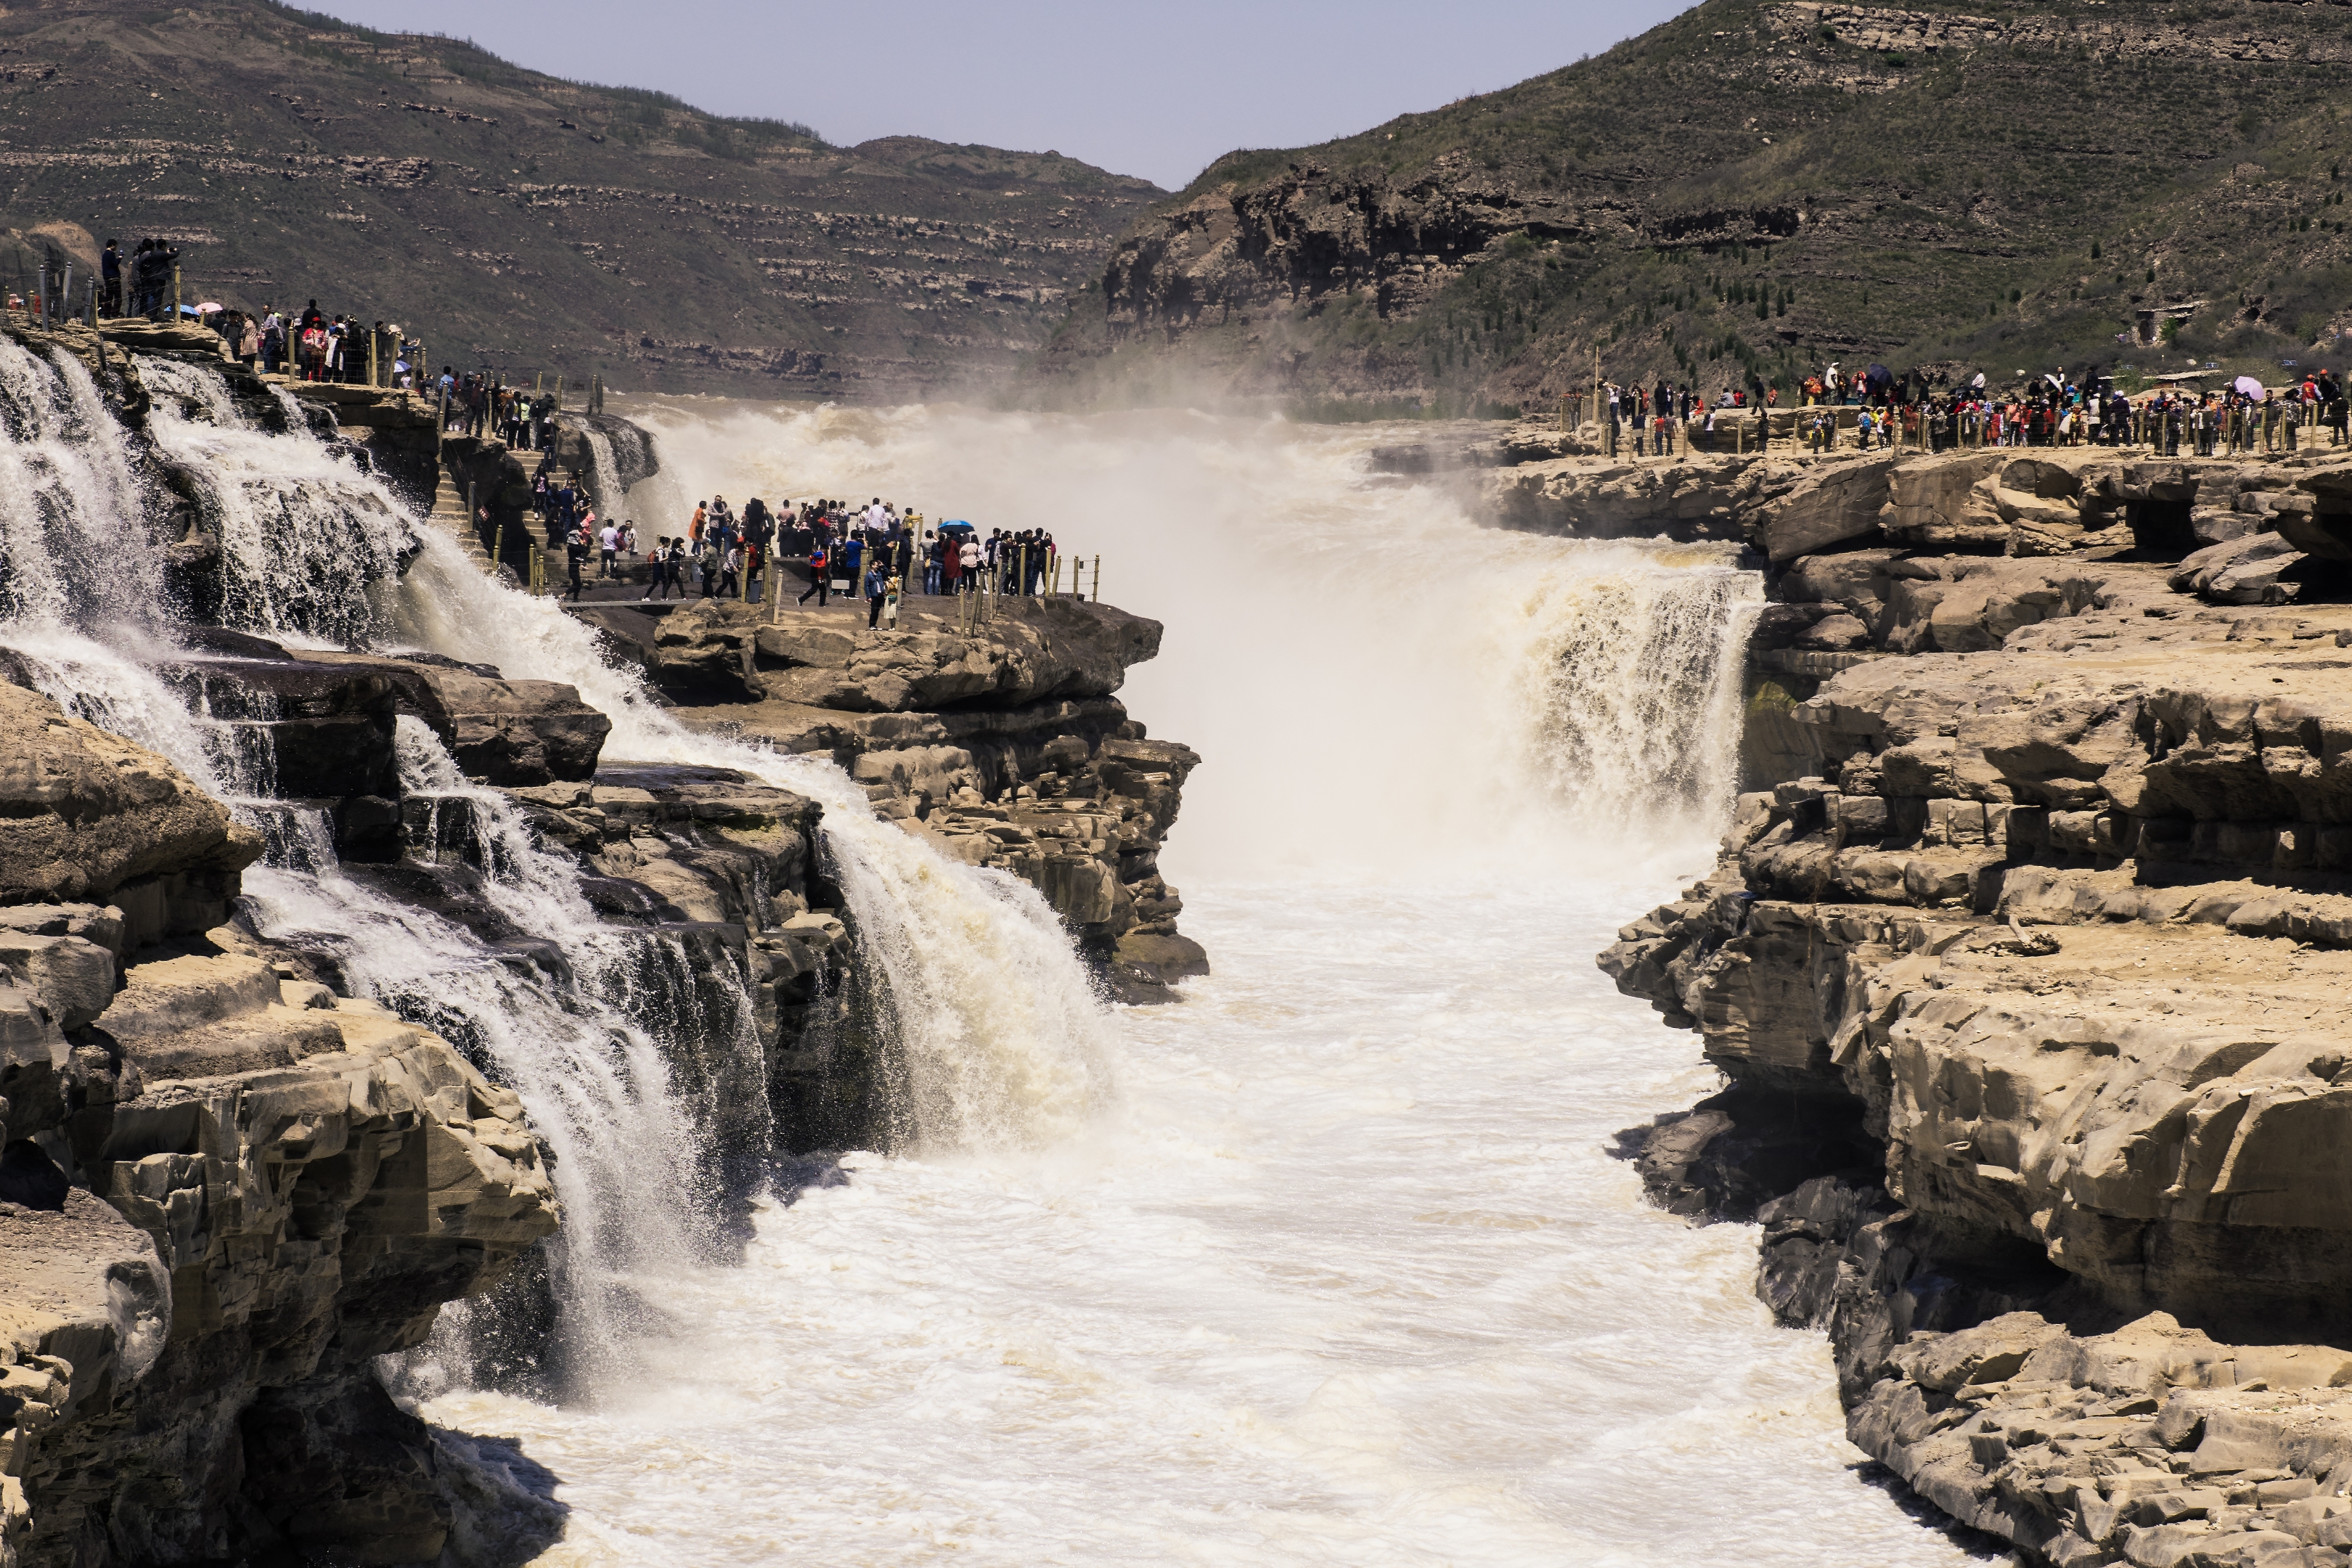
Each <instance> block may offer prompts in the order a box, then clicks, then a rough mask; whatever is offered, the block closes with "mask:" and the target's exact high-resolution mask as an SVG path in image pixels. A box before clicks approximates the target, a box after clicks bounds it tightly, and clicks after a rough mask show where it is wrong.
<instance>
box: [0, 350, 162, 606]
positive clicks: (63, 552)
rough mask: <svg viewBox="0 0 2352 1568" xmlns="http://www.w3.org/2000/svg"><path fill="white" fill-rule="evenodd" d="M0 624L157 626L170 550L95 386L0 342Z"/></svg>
mask: <svg viewBox="0 0 2352 1568" xmlns="http://www.w3.org/2000/svg"><path fill="white" fill-rule="evenodd" d="M0 437H5V438H0V617H5V619H8V620H14V621H24V622H30V623H37V624H41V625H47V626H79V625H97V624H108V625H111V626H116V627H118V628H121V629H126V630H127V629H128V628H131V627H134V626H147V625H149V624H151V622H152V619H153V616H154V615H155V607H156V605H158V604H159V603H160V602H161V598H162V595H161V592H160V584H161V583H162V579H163V566H162V552H161V551H160V550H159V549H157V548H155V546H156V545H157V544H159V543H162V542H163V541H155V540H152V539H150V538H149V537H148V536H147V522H146V516H147V509H146V507H145V506H144V505H143V504H142V500H143V498H142V495H141V492H140V487H139V483H138V480H137V479H136V477H135V476H134V474H133V471H132V466H131V455H130V452H129V450H128V448H127V447H126V446H125V444H124V442H123V440H122V437H121V431H120V430H119V429H118V428H117V427H116V426H115V424H114V419H113V416H111V415H110V414H109V413H108V412H107V410H106V405H105V403H104V400H103V399H102V398H101V397H100V395H99V391H98V386H97V384H96V383H94V382H93V381H92V380H91V379H90V374H89V371H88V370H87V369H85V368H84V367H83V365H82V363H81V362H80V361H79V360H77V359H75V358H73V357H72V356H71V355H69V354H65V353H56V354H53V355H49V356H43V355H39V354H36V353H33V352H32V351H31V350H29V349H26V348H25V347H24V346H22V345H21V344H19V343H17V342H16V341H15V340H13V339H9V338H0Z"/></svg>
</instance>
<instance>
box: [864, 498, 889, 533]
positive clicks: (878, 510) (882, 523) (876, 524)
mask: <svg viewBox="0 0 2352 1568" xmlns="http://www.w3.org/2000/svg"><path fill="white" fill-rule="evenodd" d="M889 526H890V509H889V508H888V507H887V506H884V505H883V504H882V498H881V497H880V496H876V497H875V498H874V504H873V505H871V506H869V507H867V508H866V532H868V533H880V532H881V531H883V530H885V529H887V528H888V527H889Z"/></svg>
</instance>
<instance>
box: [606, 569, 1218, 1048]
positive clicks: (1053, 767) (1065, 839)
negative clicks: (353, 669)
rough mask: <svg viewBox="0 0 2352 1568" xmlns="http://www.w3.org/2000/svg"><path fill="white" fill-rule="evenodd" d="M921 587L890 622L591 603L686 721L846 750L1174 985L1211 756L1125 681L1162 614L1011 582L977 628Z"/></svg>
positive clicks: (1159, 980)
mask: <svg viewBox="0 0 2352 1568" xmlns="http://www.w3.org/2000/svg"><path fill="white" fill-rule="evenodd" d="M905 605H906V608H905V613H904V614H903V615H902V616H901V618H900V622H899V625H898V628H897V629H895V630H879V631H876V630H868V629H867V628H866V625H865V621H864V618H863V616H862V614H861V613H860V612H858V611H857V610H856V609H854V608H852V609H847V610H842V609H835V610H824V611H810V610H801V609H798V608H787V607H782V606H779V607H778V608H777V610H776V612H775V613H774V614H773V615H772V616H771V615H770V614H768V613H767V612H766V611H765V610H764V609H763V607H762V606H761V605H734V604H730V603H728V602H725V601H720V600H702V601H698V602H696V603H694V604H691V605H686V606H684V607H681V608H677V609H674V610H669V611H667V612H665V613H663V614H662V615H660V616H655V615H652V614H649V613H648V612H647V611H646V610H645V609H643V608H639V607H633V606H629V605H604V606H597V607H593V608H592V609H590V610H589V611H587V612H585V613H587V614H588V615H590V616H592V618H593V619H595V620H597V621H599V622H600V623H601V624H603V625H604V626H606V627H607V628H608V629H609V630H610V631H611V632H612V633H613V634H614V639H615V643H616V646H618V647H622V648H625V649H626V650H628V651H629V652H630V653H631V654H633V656H634V657H635V658H638V659H639V660H640V661H641V662H642V663H643V665H644V667H645V668H646V674H647V678H648V679H650V680H651V681H652V682H653V683H654V685H655V686H656V689H660V690H662V691H663V692H665V693H667V694H668V695H669V696H671V697H672V698H673V699H674V700H677V701H678V702H679V703H680V704H681V706H680V707H679V709H678V710H677V712H678V717H679V718H681V719H682V720H684V721H686V722H687V723H688V725H690V726H693V727H696V728H702V729H709V730H713V731H719V732H722V733H727V734H731V735H739V736H741V737H743V738H745V739H752V740H762V741H766V742H769V743H771V744H772V745H774V746H776V747H777V748H778V749H779V750H782V751H785V752H793V753H795V754H817V755H824V756H827V757H830V758H831V759H832V760H834V761H835V762H836V763H840V764H841V766H842V767H844V768H845V769H847V770H848V772H849V773H850V776H851V777H853V778H855V779H856V780H857V782H858V783H860V784H863V785H865V786H866V794H867V795H868V796H869V797H870V798H871V799H872V801H873V802H874V805H875V809H876V810H877V812H879V813H880V814H881V815H883V816H886V817H888V818H890V819H892V820H896V821H898V822H900V823H902V824H904V825H905V826H907V828H908V831H910V832H915V833H919V834H921V835H923V836H925V837H929V838H930V839H931V840H932V841H933V842H934V843H936V844H938V845H939V846H940V848H941V849H942V850H944V851H945V852H946V853H947V854H949V855H950V856H951V857H952V858H956V859H959V860H961V861H964V862H965V863H967V864H971V865H978V866H992V867H996V868H1000V869H1003V870H1006V871H1010V872H1012V873H1013V875H1015V876H1018V877H1021V878H1023V879H1025V880H1027V881H1029V882H1031V883H1033V884H1034V885H1035V886H1036V888H1037V889H1038V890H1039V891H1041V892H1042V893H1044V894H1045V898H1046V900H1047V901H1048V902H1049V903H1051V904H1052V905H1053V907H1054V909H1055V911H1056V912H1057V913H1059V914H1060V915H1061V916H1062V918H1063V920H1064V921H1065V922H1066V924H1067V925H1068V926H1069V927H1070V929H1071V930H1072V931H1073V932H1074V933H1076V939H1077V942H1078V944H1079V948H1080V951H1081V952H1084V953H1085V954H1087V957H1088V958H1089V959H1090V960H1091V961H1092V962H1093V963H1095V964H1096V965H1097V968H1098V969H1099V971H1100V972H1101V973H1102V974H1103V975H1104V977H1105V979H1106V981H1107V983H1108V984H1109V986H1110V988H1111V990H1112V991H1113V993H1114V994H1117V995H1118V996H1119V997H1120V998H1121V999H1123V1000H1126V1001H1131V1002H1141V1001H1160V1000H1166V999H1168V998H1170V997H1171V995H1172V994H1173V993H1172V991H1171V984H1172V983H1173V982H1175V981H1178V980H1181V979H1182V978H1184V977H1186V976H1188V975H1193V974H1202V973H1207V968H1208V960H1207V955H1206V954H1205V953H1204V952H1202V949H1201V948H1200V946H1199V945H1198V944H1197V943H1195V942H1192V941H1191V940H1190V939H1188V938H1186V937H1184V936H1182V935H1181V934H1180V933H1179V932H1178V931H1177V930H1176V917H1177V915H1178V913H1179V912H1180V911H1181V910H1182V908H1183V903H1182V900H1181V899H1180V898H1179V897H1178V896H1177V893H1176V891H1175V889H1172V888H1170V887H1169V886H1168V884H1167V882H1166V881H1165V879H1162V878H1161V877H1160V868H1159V851H1160V844H1161V842H1162V840H1163V839H1164V837H1165V836H1166V834H1167V832H1168V830H1169V828H1170V826H1171V825H1172V824H1173V823H1174V821H1175V818H1176V813H1177V809H1178V806H1179V805H1180V802H1181V791H1182V788H1183V784H1184V779H1185V776H1186V775H1187V774H1188V773H1191V771H1192V769H1193V768H1194V767H1195V766H1197V765H1198V764H1199V762H1200V758H1199V757H1198V756H1196V755H1195V754H1194V753H1193V752H1192V751H1191V750H1189V749H1188V748H1186V747H1184V746H1181V745H1176V744H1172V743H1170V742H1163V741H1154V740H1151V739H1150V738H1148V737H1147V735H1146V734H1145V732H1144V728H1143V726H1142V725H1141V724H1140V723H1139V722H1138V721H1135V720H1133V719H1130V718H1129V716H1128V713H1127V710H1126V708H1125V707H1124V706H1123V705H1122V704H1121V703H1120V702H1119V701H1118V699H1117V698H1116V697H1115V696H1114V695H1113V693H1114V692H1116V691H1117V690H1118V687H1119V685H1120V683H1121V682H1122V681H1123V680H1124V679H1125V678H1126V672H1127V668H1128V667H1129V665H1132V664H1136V663H1139V662H1141V661H1142V660H1144V659H1147V658H1152V657H1153V656H1155V655H1156V654H1158V652H1159V651H1160V625H1159V623H1158V622H1156V621H1149V620H1145V619H1143V618H1141V617H1139V616H1130V615H1128V614H1126V613H1125V612H1123V611H1120V610H1118V609H1115V608H1112V607H1110V606H1108V605H1093V604H1087V603H1085V602H1083V601H1079V600H1076V599H1070V598H1040V599H1032V600H1014V599H1007V600H1004V601H1002V602H1001V604H1000V606H999V608H998V611H997V615H996V618H995V619H994V620H992V622H989V623H988V624H985V625H983V626H979V627H978V628H976V629H975V630H974V631H972V632H970V633H966V632H963V631H961V630H960V629H959V628H958V626H957V623H956V620H955V610H954V607H953V605H954V601H952V600H949V599H938V600H927V599H924V598H922V597H920V596H910V597H909V598H908V599H907V600H906V601H905ZM930 605H938V606H939V607H938V608H936V609H935V608H931V607H929V606H930Z"/></svg>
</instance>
